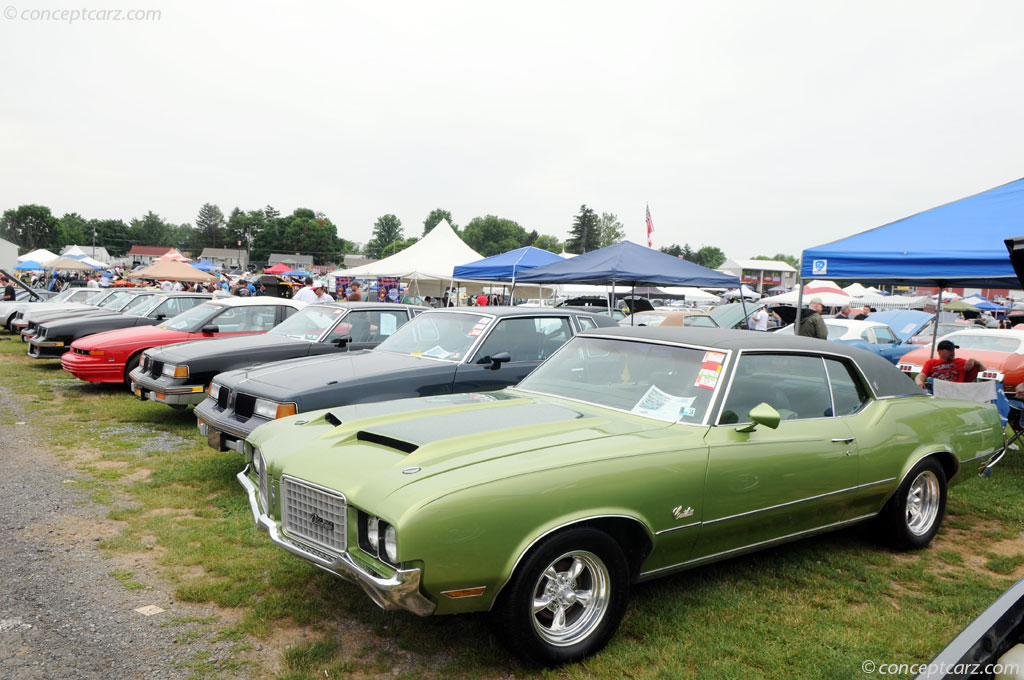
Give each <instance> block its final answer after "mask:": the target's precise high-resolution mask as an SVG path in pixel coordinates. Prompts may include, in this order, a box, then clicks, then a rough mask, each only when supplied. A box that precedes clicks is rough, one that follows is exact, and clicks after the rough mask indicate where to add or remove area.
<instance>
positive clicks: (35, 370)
mask: <svg viewBox="0 0 1024 680" xmlns="http://www.w3.org/2000/svg"><path fill="white" fill-rule="evenodd" d="M0 337H4V336H0ZM24 350H25V346H24V345H23V344H22V343H21V342H19V341H17V340H16V339H12V340H0V382H2V384H3V385H4V386H5V387H6V388H8V389H9V390H11V391H13V392H14V393H15V394H17V395H20V398H21V399H22V400H23V403H24V404H25V405H26V407H27V411H28V416H26V417H27V418H28V419H30V421H31V424H32V425H33V426H35V427H37V428H38V431H39V432H43V433H46V436H47V437H48V441H47V442H45V444H47V445H50V446H51V448H52V449H53V450H54V451H55V452H57V453H58V454H59V455H60V456H62V457H63V458H64V459H66V461H67V463H68V464H69V465H71V466H74V467H75V468H77V469H79V470H81V471H83V472H86V473H88V475H89V476H90V478H91V480H92V481H90V482H88V483H87V484H83V487H86V488H85V491H86V493H87V494H88V497H89V498H90V499H91V502H96V503H102V504H106V505H107V506H108V507H109V518H110V519H111V520H112V521H113V522H115V523H116V526H117V531H116V534H115V535H114V536H113V537H112V538H108V539H106V540H105V541H103V542H102V544H101V546H102V549H103V550H105V551H107V552H108V553H109V554H111V555H116V554H126V555H132V556H142V557H143V558H144V559H145V560H146V561H148V562H149V563H151V564H153V565H156V566H157V567H158V568H159V570H160V575H161V577H162V578H163V579H166V581H167V582H168V583H169V584H171V586H170V587H172V588H173V590H174V593H175V597H176V598H177V599H179V600H182V601H189V602H201V603H212V604H215V605H217V606H219V607H222V608H225V610H230V611H231V612H232V613H233V616H232V617H231V620H232V623H231V624H230V625H225V626H224V627H223V629H222V630H221V631H220V635H221V636H222V637H223V638H224V639H227V640H235V641H238V643H239V644H240V645H250V644H253V643H258V642H259V641H264V640H274V639H292V638H293V637H294V638H295V639H297V640H301V641H300V642H296V643H295V644H291V645H289V646H287V648H286V650H285V651H284V652H283V655H282V658H280V659H276V660H275V664H274V666H275V667H276V668H280V669H282V670H281V671H280V673H278V675H279V677H284V678H323V677H339V676H343V675H349V676H356V677H385V676H386V677H422V676H433V677H487V678H492V677H511V676H514V677H548V678H554V677H557V678H615V679H618V678H623V677H625V678H673V679H675V678H704V677H714V678H786V679H790V678H814V679H817V678H823V677H830V678H857V677H863V676H864V673H863V671H862V670H861V666H862V663H863V662H864V661H865V660H872V661H874V662H875V663H877V664H883V663H908V664H909V663H921V662H925V661H928V660H929V659H930V658H931V656H932V655H933V654H935V653H936V652H937V651H938V650H939V649H941V648H942V647H943V646H944V645H945V644H946V643H947V642H948V641H949V640H950V639H952V637H953V636H954V635H955V634H956V633H957V632H958V631H959V630H960V628H961V627H963V626H964V625H965V624H966V623H967V622H968V621H970V620H971V619H972V618H974V617H975V616H977V614H978V613H980V612H981V611H982V610H983V609H984V608H985V607H986V606H987V605H988V604H990V603H991V602H992V601H993V600H994V599H995V598H996V597H997V596H998V595H999V594H1000V593H1001V592H1002V591H1003V590H1005V589H1006V588H1007V587H1009V585H1011V584H1012V583H1013V582H1014V581H1015V580H1016V579H1017V578H1020V577H1021V576H1024V540H1022V539H1021V538H1020V535H1021V532H1022V530H1024V503H1022V502H1021V499H1022V498H1024V453H1017V452H1011V454H1010V455H1009V456H1008V457H1007V459H1006V460H1005V461H1004V462H1003V463H1002V464H1001V465H1000V466H999V467H997V469H996V472H995V473H994V474H993V476H992V477H989V478H986V479H971V480H970V481H968V482H967V483H965V484H963V485H960V486H957V487H955V488H954V489H953V490H952V491H951V493H950V499H949V507H948V515H947V519H946V523H945V524H944V527H943V529H942V532H941V533H940V535H939V537H938V539H937V540H936V542H935V543H934V544H933V545H932V546H931V547H930V548H929V549H927V550H923V551H918V552H914V553H895V552H892V551H890V550H889V549H887V548H885V547H883V546H882V544H881V543H880V542H879V541H878V540H876V537H875V536H874V532H873V527H872V526H871V525H862V526H860V527H857V528H854V529H850V530H846V531H842V532H839V533H835V534H831V535H828V536H824V537H818V538H813V539H808V540H805V541H800V542H797V543H793V544H789V545H787V546H784V547H781V548H777V549H774V550H769V551H765V552H761V553H756V554H753V555H749V556H746V557H742V558H737V559H733V560H729V561H726V562H722V563H719V564H715V565H711V566H707V567H704V568H700V569H695V570H693V571H690V572H686V573H683V574H681V575H677V576H674V577H670V578H667V579H664V580H661V581H657V582H653V583H649V584H643V585H640V586H637V587H635V589H634V591H633V593H632V600H631V604H630V606H629V610H628V613H627V615H626V618H625V620H624V621H623V624H622V627H621V628H620V630H619V632H618V634H617V635H616V637H615V638H614V639H613V640H612V642H611V644H610V645H609V646H608V647H607V648H606V649H605V650H604V651H603V652H601V653H600V654H598V655H596V656H594V657H592V658H590V659H588V660H586V661H585V662H583V663H579V664H575V665H571V666H567V667H564V668H560V669H555V670H547V671H540V670H537V669H533V668H530V667H526V666H523V665H521V664H520V663H519V662H518V661H516V660H515V659H514V658H513V657H511V656H510V655H509V654H508V653H507V652H506V651H505V649H504V648H503V647H502V646H501V644H500V642H499V635H498V634H496V633H495V632H494V631H492V630H491V628H490V626H489V623H488V619H487V617H485V616H466V617H436V618H431V619H419V618H417V617H415V616H413V615H411V614H401V613H400V614H394V613H385V612H383V611H380V610H379V609H377V607H376V606H375V605H373V604H372V603H371V602H370V601H369V600H368V599H367V598H366V597H365V596H364V595H363V593H362V591H361V590H360V589H359V588H358V587H357V586H354V585H350V584H348V583H344V582H341V581H339V580H338V579H335V578H334V577H331V576H329V575H327V574H325V573H323V572H321V571H319V570H317V569H315V568H313V567H311V566H309V565H307V564H306V563H304V562H302V561H300V560H299V559H297V558H293V557H291V556H290V555H288V554H286V553H284V552H283V551H281V550H279V549H277V548H275V547H273V546H272V545H271V544H270V541H269V540H268V539H267V537H266V535H265V534H262V533H260V532H258V531H256V529H255V528H254V527H253V524H252V520H251V515H250V512H249V507H248V503H247V502H246V500H245V496H244V493H243V492H242V489H241V487H239V486H238V484H237V482H236V481H235V478H234V475H235V474H236V473H237V472H238V471H239V470H240V469H241V466H242V463H241V457H240V456H239V455H238V454H236V453H234V452H226V453H214V452H213V451H212V450H210V449H209V448H207V447H206V445H205V439H204V438H202V437H200V436H199V434H198V432H197V430H196V428H195V418H194V417H193V415H192V413H191V411H175V410H172V409H170V408H168V407H167V406H164V405H161V404H156V403H153V402H139V401H138V400H136V399H134V398H133V397H132V396H131V395H130V394H128V392H127V391H125V390H124V389H123V388H122V387H114V386H97V385H89V384H85V383H81V382H79V381H77V380H75V379H73V378H71V377H70V376H69V375H67V374H66V373H64V372H63V371H61V370H60V365H59V362H57V361H35V360H32V359H30V358H28V357H27V356H25V355H24ZM10 420H11V419H10V418H9V417H8V418H5V420H4V421H3V426H4V427H8V426H14V423H13V421H11V422H8V421H10ZM111 576H112V578H114V579H115V580H116V582H119V583H121V584H122V586H123V587H125V588H135V587H138V584H137V582H136V581H135V580H134V579H133V576H132V573H131V572H130V571H129V572H125V571H123V570H115V569H112V570H111ZM300 630H301V631H302V632H304V633H306V634H307V637H306V638H301V637H300V636H298V635H296V631H300ZM168 634H169V635H171V634H173V632H169V633H168ZM325 671H326V673H327V675H326V676H325ZM233 672H242V674H243V675H246V676H258V675H259V674H260V673H259V670H258V669H252V668H250V669H244V670H243V671H238V669H236V668H233V667H230V666H216V665H214V666H208V667H203V668H201V669H199V670H197V671H196V674H197V677H217V676H218V674H219V675H220V677H224V676H226V675H228V674H231V673H233Z"/></svg>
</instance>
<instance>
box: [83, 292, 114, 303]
mask: <svg viewBox="0 0 1024 680" xmlns="http://www.w3.org/2000/svg"><path fill="white" fill-rule="evenodd" d="M108 295H110V293H109V291H103V292H102V293H95V292H94V293H93V294H92V295H90V296H88V297H87V298H86V299H85V301H86V302H87V303H88V304H90V305H99V304H100V301H101V300H103V299H105V298H106V297H107V296H108Z"/></svg>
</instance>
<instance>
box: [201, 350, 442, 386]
mask: <svg viewBox="0 0 1024 680" xmlns="http://www.w3.org/2000/svg"><path fill="white" fill-rule="evenodd" d="M437 364H438V362H437V361H435V360H433V359H423V358H421V357H414V356H409V355H407V354H396V353H394V352H377V351H361V352H350V353H343V354H328V355H323V356H318V357H309V358H302V359H289V360H287V361H276V362H274V363H273V364H267V365H266V366H257V367H253V368H250V369H242V370H239V371H233V372H231V373H226V374H221V376H220V377H218V378H217V382H218V383H223V384H225V385H230V386H231V387H232V388H235V387H239V388H244V387H246V386H248V387H249V389H250V390H251V391H255V392H257V393H265V390H266V388H267V387H285V386H286V387H287V389H288V392H289V393H294V394H299V393H301V392H304V391H306V390H311V389H315V388H317V387H320V386H322V385H325V384H327V383H328V382H331V383H341V382H346V381H350V380H357V379H359V378H364V377H368V376H374V375H380V374H383V373H392V372H397V371H407V370H409V369H417V368H424V369H428V368H431V367H435V366H436V365H437ZM452 366H453V367H454V364H452Z"/></svg>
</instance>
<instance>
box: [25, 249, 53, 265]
mask: <svg viewBox="0 0 1024 680" xmlns="http://www.w3.org/2000/svg"><path fill="white" fill-rule="evenodd" d="M58 257H60V256H59V255H56V254H55V253H51V252H50V251H49V250H47V249H46V248H37V249H36V250H33V251H32V252H31V253H25V254H24V255H19V256H18V262H28V261H29V260H34V261H35V262H38V263H39V264H43V263H44V262H49V261H50V260H56V259H57V258H58Z"/></svg>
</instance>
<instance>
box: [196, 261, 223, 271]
mask: <svg viewBox="0 0 1024 680" xmlns="http://www.w3.org/2000/svg"><path fill="white" fill-rule="evenodd" d="M192 266H193V267H195V268H196V269H198V270H200V271H204V272H209V271H213V270H214V269H220V267H219V266H217V265H215V264H214V263H213V262H211V261H210V260H203V261H202V262H193V263H192Z"/></svg>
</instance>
